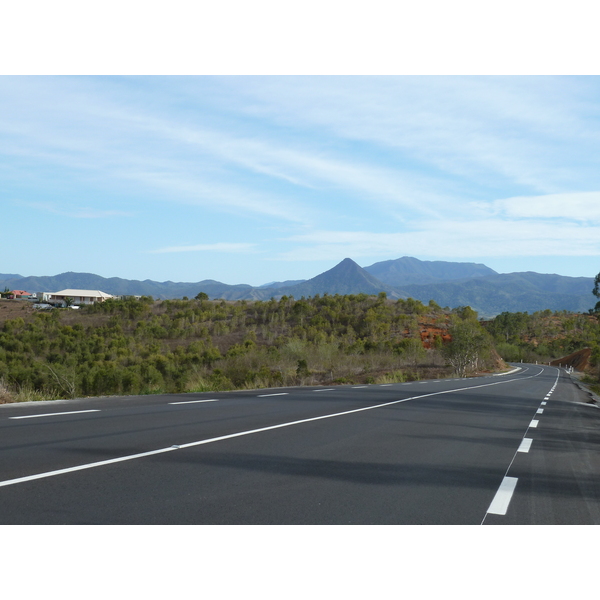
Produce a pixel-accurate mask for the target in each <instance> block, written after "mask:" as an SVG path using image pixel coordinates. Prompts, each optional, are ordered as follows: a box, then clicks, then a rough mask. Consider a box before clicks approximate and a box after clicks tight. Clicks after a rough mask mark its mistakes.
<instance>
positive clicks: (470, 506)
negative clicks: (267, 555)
mask: <svg viewBox="0 0 600 600" xmlns="http://www.w3.org/2000/svg"><path fill="white" fill-rule="evenodd" d="M515 367H517V365H515ZM518 367H519V370H517V371H515V372H513V373H510V374H505V375H501V376H489V377H473V378H467V379H452V380H435V381H433V380H432V381H420V382H411V383H404V384H392V385H368V386H336V387H333V388H285V389H274V390H254V391H243V392H240V391H237V392H227V393H225V392H223V393H205V394H178V395H160V396H135V397H133V396H132V397H123V398H117V397H106V398H88V399H77V400H69V401H59V402H51V403H28V404H23V405H2V406H0V506H1V507H2V510H1V511H0V523H1V524H436V525H442V524H476V525H480V524H484V525H500V524H557V523H570V524H597V523H600V477H599V475H600V458H599V456H600V455H599V453H598V451H597V450H598V446H599V444H600V411H599V410H598V409H597V408H596V407H595V406H593V405H589V404H586V403H585V401H586V397H585V396H584V394H583V392H581V391H580V390H579V389H578V388H577V387H576V386H575V385H574V384H573V383H572V382H571V379H570V377H569V376H568V375H567V374H566V373H564V371H559V369H557V368H555V367H548V366H537V365H518Z"/></svg>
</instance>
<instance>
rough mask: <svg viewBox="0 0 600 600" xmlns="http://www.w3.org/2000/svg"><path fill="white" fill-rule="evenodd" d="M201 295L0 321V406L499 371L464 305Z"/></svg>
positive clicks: (360, 296)
mask: <svg viewBox="0 0 600 600" xmlns="http://www.w3.org/2000/svg"><path fill="white" fill-rule="evenodd" d="M198 298H199V299H194V300H165V301H160V302H154V301H153V300H152V299H151V298H149V297H145V298H142V299H141V300H135V299H133V298H129V299H123V300H109V301H107V302H104V303H101V304H96V305H94V306H90V307H85V308H83V307H82V308H81V309H79V310H78V311H74V310H70V309H53V310H52V311H50V312H39V313H37V314H34V312H35V311H33V310H30V311H29V312H24V313H23V315H24V317H21V316H19V317H17V318H12V319H8V320H6V321H5V322H4V324H3V325H2V328H1V330H0V381H1V382H2V388H1V389H2V390H3V391H1V392H0V393H2V394H3V397H4V401H10V400H35V399H45V398H71V397H79V396H97V395H109V394H144V393H158V392H163V391H164V392H189V391H209V390H211V391H212V390H230V389H248V388H262V387H278V386H289V385H307V384H310V385H316V384H326V385H331V384H336V383H338V384H339V383H383V382H392V381H406V380H411V379H419V378H422V377H440V376H450V375H452V374H453V373H457V374H465V373H466V372H467V371H468V370H477V369H479V370H480V369H485V368H491V367H494V368H495V367H497V366H498V361H497V360H495V357H494V354H493V352H492V349H491V345H490V343H489V336H488V335H487V334H486V333H485V331H484V330H483V329H482V327H481V326H480V325H479V323H478V322H477V320H476V315H475V313H473V311H471V310H470V309H468V308H461V309H455V310H453V311H449V310H443V309H441V308H440V307H439V306H438V305H437V304H435V303H434V302H430V303H429V305H424V304H422V303H421V302H418V301H416V300H413V299H410V298H409V299H408V300H397V301H392V300H390V299H388V298H387V297H386V295H385V293H380V294H379V295H378V296H368V295H366V294H358V295H349V296H341V295H336V296H322V297H321V296H315V297H313V298H309V299H301V300H294V299H293V298H290V297H286V296H284V297H283V298H281V299H280V300H273V299H272V300H269V301H255V302H248V301H244V300H242V301H236V302H226V301H212V300H208V299H206V295H205V294H199V295H198ZM14 302H17V301H14ZM23 306H25V304H23ZM30 313H31V314H30ZM453 336H454V338H456V339H455V340H454V342H451V341H450V340H452V339H453ZM457 340H463V341H467V342H468V344H467V345H468V346H469V348H472V347H473V348H475V349H476V355H473V353H472V352H471V350H469V351H468V352H467V351H465V349H464V348H463V349H462V350H461V346H460V344H459V343H458V341H457Z"/></svg>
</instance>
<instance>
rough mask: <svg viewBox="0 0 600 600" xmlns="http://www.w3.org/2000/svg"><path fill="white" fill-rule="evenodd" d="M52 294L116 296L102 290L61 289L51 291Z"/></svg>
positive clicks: (86, 296)
mask: <svg viewBox="0 0 600 600" xmlns="http://www.w3.org/2000/svg"><path fill="white" fill-rule="evenodd" d="M50 293H51V294H52V296H78V297H80V298H114V296H112V295H111V294H107V293H106V292H101V291H100V290H61V291H60V292H50Z"/></svg>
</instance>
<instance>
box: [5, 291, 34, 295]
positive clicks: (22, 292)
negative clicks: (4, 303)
mask: <svg viewBox="0 0 600 600" xmlns="http://www.w3.org/2000/svg"><path fill="white" fill-rule="evenodd" d="M9 293H10V294H14V295H15V296H31V293H30V292H26V291H25V290H12V291H11V292H9Z"/></svg>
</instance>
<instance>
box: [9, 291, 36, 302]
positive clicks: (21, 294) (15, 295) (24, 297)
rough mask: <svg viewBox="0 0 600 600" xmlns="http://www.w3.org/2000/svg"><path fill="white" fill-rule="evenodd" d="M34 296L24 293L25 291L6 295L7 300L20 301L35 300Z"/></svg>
mask: <svg viewBox="0 0 600 600" xmlns="http://www.w3.org/2000/svg"><path fill="white" fill-rule="evenodd" d="M35 297H36V294H31V293H30V292H26V291H25V290H12V291H10V292H9V293H8V298H9V299H11V300H14V299H16V298H19V299H22V300H30V299H32V298H35Z"/></svg>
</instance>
